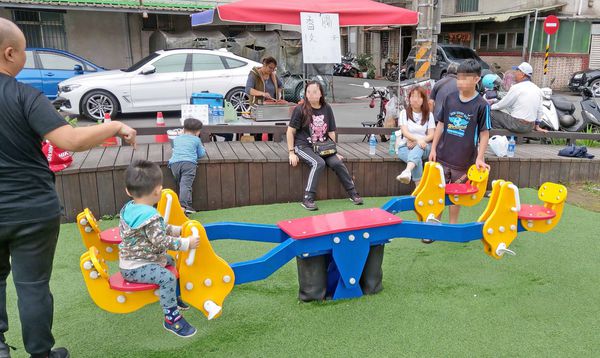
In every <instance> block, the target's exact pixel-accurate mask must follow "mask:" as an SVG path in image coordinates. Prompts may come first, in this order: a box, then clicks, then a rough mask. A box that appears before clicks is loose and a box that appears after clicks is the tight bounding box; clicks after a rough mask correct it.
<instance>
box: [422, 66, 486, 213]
mask: <svg viewBox="0 0 600 358" xmlns="http://www.w3.org/2000/svg"><path fill="white" fill-rule="evenodd" d="M457 72H458V76H457V81H456V86H457V87H458V91H457V92H454V93H452V94H449V95H448V96H447V97H446V99H445V100H444V102H443V103H442V104H441V105H442V108H441V110H440V111H439V112H437V113H436V114H437V115H438V118H436V120H437V121H438V124H437V127H436V129H435V134H434V136H433V144H432V145H431V152H430V154H429V160H430V161H433V162H435V161H437V162H439V163H440V164H442V166H443V167H444V175H445V178H446V182H447V183H464V182H466V181H467V171H468V170H469V167H470V166H471V165H473V164H475V165H477V168H479V169H484V168H487V169H489V167H490V166H489V165H487V164H485V160H484V154H485V151H486V149H487V145H488V140H489V138H490V132H489V130H490V129H491V128H492V122H491V119H490V106H489V104H488V103H487V102H486V101H485V100H484V99H483V98H482V97H481V96H480V95H479V93H478V92H477V90H476V86H477V83H478V82H479V79H480V78H481V65H480V64H479V63H478V62H477V61H475V60H472V59H470V60H466V61H464V62H463V63H461V64H460V65H459V66H458V71H457ZM459 212H460V206H456V205H455V206H450V224H456V223H457V222H458V214H459Z"/></svg>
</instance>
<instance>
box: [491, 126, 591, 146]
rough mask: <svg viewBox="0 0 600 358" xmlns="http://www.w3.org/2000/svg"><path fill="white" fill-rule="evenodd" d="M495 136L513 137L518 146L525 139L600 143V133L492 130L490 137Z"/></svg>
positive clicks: (570, 142)
mask: <svg viewBox="0 0 600 358" xmlns="http://www.w3.org/2000/svg"><path fill="white" fill-rule="evenodd" d="M493 135H504V136H507V137H511V136H513V137H515V141H516V142H517V144H519V143H523V142H524V139H525V138H534V139H544V138H550V139H566V141H567V145H569V144H575V141H576V140H577V139H584V140H593V141H599V142H600V133H583V132H562V131H556V132H552V131H549V132H547V133H543V132H537V131H533V132H529V133H513V132H511V131H508V130H506V129H492V130H491V132H490V136H493Z"/></svg>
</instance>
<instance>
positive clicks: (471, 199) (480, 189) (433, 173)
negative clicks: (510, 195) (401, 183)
mask: <svg viewBox="0 0 600 358" xmlns="http://www.w3.org/2000/svg"><path fill="white" fill-rule="evenodd" d="M488 177H489V171H488V170H487V169H483V170H479V169H477V167H476V166H475V165H472V166H471V167H470V168H469V171H468V172H467V178H468V181H467V183H463V184H446V178H445V177H444V169H443V167H442V165H441V164H439V163H435V162H427V163H425V166H424V168H423V179H422V180H421V181H420V182H419V186H417V187H416V188H415V190H414V191H413V193H412V196H414V197H415V212H416V214H417V218H418V219H419V221H437V220H435V218H436V217H438V216H439V215H440V214H441V213H442V212H443V211H444V208H445V206H446V194H447V195H448V197H449V198H450V201H451V202H452V203H453V204H455V205H461V206H473V205H475V204H477V203H479V202H480V201H481V199H483V196H484V195H485V188H486V187H487V182H488Z"/></svg>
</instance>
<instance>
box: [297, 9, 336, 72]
mask: <svg viewBox="0 0 600 358" xmlns="http://www.w3.org/2000/svg"><path fill="white" fill-rule="evenodd" d="M300 26H301V29H302V59H303V61H304V63H339V62H340V61H341V59H342V49H341V45H340V17H339V15H338V14H320V13H317V12H301V13H300Z"/></svg>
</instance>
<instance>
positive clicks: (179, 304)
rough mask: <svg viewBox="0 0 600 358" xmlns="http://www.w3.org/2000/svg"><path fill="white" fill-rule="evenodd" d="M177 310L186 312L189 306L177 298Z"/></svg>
mask: <svg viewBox="0 0 600 358" xmlns="http://www.w3.org/2000/svg"><path fill="white" fill-rule="evenodd" d="M177 308H178V309H179V310H180V311H187V310H189V309H190V306H189V305H188V304H187V303H185V302H183V300H182V299H181V297H177Z"/></svg>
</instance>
